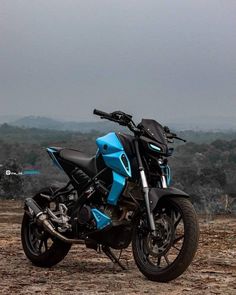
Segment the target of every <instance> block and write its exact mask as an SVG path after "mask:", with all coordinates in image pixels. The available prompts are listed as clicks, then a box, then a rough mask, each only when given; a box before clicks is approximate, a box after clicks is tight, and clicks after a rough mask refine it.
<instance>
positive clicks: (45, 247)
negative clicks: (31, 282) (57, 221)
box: [21, 187, 71, 267]
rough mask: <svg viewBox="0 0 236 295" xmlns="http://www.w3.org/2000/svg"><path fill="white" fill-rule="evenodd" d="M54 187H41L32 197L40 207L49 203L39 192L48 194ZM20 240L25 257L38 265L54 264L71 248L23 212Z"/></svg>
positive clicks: (47, 265) (49, 265)
mask: <svg viewBox="0 0 236 295" xmlns="http://www.w3.org/2000/svg"><path fill="white" fill-rule="evenodd" d="M55 189H56V188H55V187H49V188H46V189H43V190H41V191H40V192H39V193H37V194H36V195H35V196H34V198H33V199H34V200H35V201H36V202H37V203H38V205H39V206H40V207H41V208H45V207H46V206H48V205H49V204H48V202H47V201H45V199H44V198H42V197H41V195H40V194H41V193H42V194H47V195H49V194H50V193H52V190H55ZM21 242H22V247H23V250H24V253H25V255H26V257H27V258H28V259H29V260H30V261H31V262H32V263H33V264H34V265H36V266H39V267H52V266H54V265H55V264H57V263H59V262H60V261H61V260H63V258H64V257H65V256H66V255H67V253H68V252H69V250H70V248H71V244H67V243H64V242H62V241H60V240H58V239H56V238H54V237H52V236H50V235H49V234H48V233H47V232H45V231H44V230H43V228H41V227H40V226H38V224H36V222H35V221H34V220H33V218H32V217H30V216H29V215H28V214H27V213H24V216H23V220H22V226H21Z"/></svg>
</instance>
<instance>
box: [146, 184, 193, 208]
mask: <svg viewBox="0 0 236 295" xmlns="http://www.w3.org/2000/svg"><path fill="white" fill-rule="evenodd" d="M166 197H172V198H178V197H184V198H186V199H189V198H190V196H189V195H188V194H186V193H185V192H183V191H181V190H180V189H177V188H174V187H168V188H151V189H150V190H149V202H150V210H151V212H153V211H154V209H155V208H156V206H157V204H158V202H159V201H160V200H161V199H164V198H166Z"/></svg>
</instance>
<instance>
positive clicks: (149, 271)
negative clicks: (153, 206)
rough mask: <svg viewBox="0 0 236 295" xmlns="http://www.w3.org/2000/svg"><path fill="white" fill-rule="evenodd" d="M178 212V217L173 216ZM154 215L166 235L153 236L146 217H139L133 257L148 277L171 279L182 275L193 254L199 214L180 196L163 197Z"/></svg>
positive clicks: (166, 280) (159, 280)
mask: <svg viewBox="0 0 236 295" xmlns="http://www.w3.org/2000/svg"><path fill="white" fill-rule="evenodd" d="M163 210H164V211H163ZM163 212H164V213H163ZM171 212H175V213H171ZM176 212H178V215H176V216H179V217H178V220H175V218H173V216H175V214H176ZM154 215H155V216H154V219H155V223H156V227H157V228H158V227H159V228H160V232H162V235H163V238H162V240H161V238H156V237H155V238H153V237H151V236H150V232H149V233H147V228H148V227H147V226H143V224H144V218H143V217H140V219H139V221H138V223H137V226H136V227H135V230H134V236H133V241H132V249H133V255H134V260H135V262H136V264H137V267H138V268H139V270H140V271H141V272H142V273H143V274H144V275H145V276H146V277H147V278H148V279H149V280H152V281H156V282H169V281H171V280H173V279H175V278H177V277H178V276H180V275H181V274H182V273H183V272H184V271H185V270H186V269H187V268H188V266H189V265H190V263H191V262H192V260H193V258H194V255H195V253H196V250H197V246H198V240H199V226H198V220H197V215H196V213H195V210H194V208H193V205H192V204H191V202H190V201H189V200H188V199H185V198H181V197H177V198H171V197H167V198H165V199H163V200H161V201H160V203H159V205H158V211H156V212H155V214H154ZM164 215H165V217H164ZM180 216H181V217H180ZM180 218H181V219H180ZM179 219H180V220H179ZM163 220H164V221H163ZM181 221H182V225H181V224H180V222H181ZM177 222H178V223H177ZM162 223H163V224H162ZM168 223H169V224H168ZM146 224H147V223H146ZM176 224H177V225H176ZM178 227H179V228H180V229H179V228H178ZM177 231H179V232H181V233H180V234H179V232H178V233H177ZM178 235H179V236H178ZM154 239H156V240H154ZM150 241H151V242H150ZM179 243H181V247H180V246H179ZM177 249H178V250H177ZM168 255H169V256H168ZM166 257H167V258H166ZM170 258H171V259H170ZM171 260H173V261H171ZM153 261H155V262H153Z"/></svg>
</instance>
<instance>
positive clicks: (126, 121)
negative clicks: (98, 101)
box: [93, 109, 140, 134]
mask: <svg viewBox="0 0 236 295" xmlns="http://www.w3.org/2000/svg"><path fill="white" fill-rule="evenodd" d="M93 113H94V115H97V116H100V117H101V118H102V119H107V120H110V121H113V122H116V123H118V124H120V125H122V126H126V127H128V128H129V129H130V130H131V131H132V132H134V133H135V134H138V133H139V132H140V130H139V129H138V128H137V127H136V125H135V124H134V122H133V120H132V116H131V115H128V114H126V113H124V112H121V111H115V112H112V113H106V112H103V111H100V110H97V109H94V110H93Z"/></svg>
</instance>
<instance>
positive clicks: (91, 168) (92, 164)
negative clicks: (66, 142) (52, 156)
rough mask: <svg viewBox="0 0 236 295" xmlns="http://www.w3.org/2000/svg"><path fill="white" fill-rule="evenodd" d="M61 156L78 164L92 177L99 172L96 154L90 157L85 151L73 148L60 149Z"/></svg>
mask: <svg viewBox="0 0 236 295" xmlns="http://www.w3.org/2000/svg"><path fill="white" fill-rule="evenodd" d="M60 157H61V158H62V159H64V160H67V161H69V162H72V163H73V164H76V165H77V166H78V167H79V168H81V170H83V171H84V172H85V173H87V174H88V175H89V176H90V177H94V176H95V175H96V174H97V167H96V156H93V157H89V156H88V155H86V154H84V153H83V152H80V151H77V150H73V149H62V150H60Z"/></svg>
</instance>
